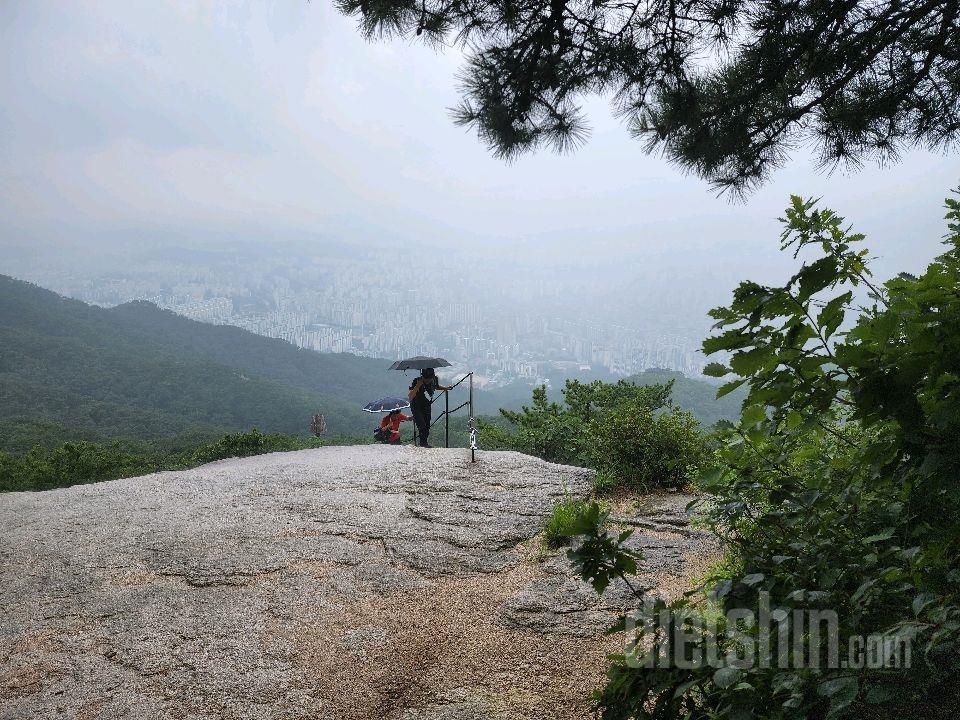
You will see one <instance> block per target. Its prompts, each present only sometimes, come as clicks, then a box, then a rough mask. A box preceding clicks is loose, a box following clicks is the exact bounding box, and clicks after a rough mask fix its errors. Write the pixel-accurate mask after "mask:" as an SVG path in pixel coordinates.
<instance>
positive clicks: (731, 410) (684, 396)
mask: <svg viewBox="0 0 960 720" xmlns="http://www.w3.org/2000/svg"><path fill="white" fill-rule="evenodd" d="M628 380H630V382H633V383H635V384H637V385H662V384H664V383H667V382H670V381H671V380H672V381H673V402H674V403H675V404H677V405H679V406H680V407H682V408H683V409H684V410H687V411H688V412H691V413H693V415H694V417H696V418H697V420H699V421H700V422H702V423H703V424H704V425H708V426H710V425H714V424H716V423H717V422H718V421H720V420H736V419H737V418H739V417H740V406H741V404H742V403H743V399H744V398H745V397H746V396H747V393H746V390H743V389H738V390H734V391H733V392H732V393H730V394H729V395H724V396H723V397H721V398H718V397H717V386H716V385H714V384H712V383H710V382H707V381H705V380H694V379H692V378H688V377H686V376H685V375H684V374H683V373H680V372H677V371H676V370H665V369H662V368H655V369H653V370H644V371H643V372H641V373H637V374H636V375H631V376H630V377H629V378H628Z"/></svg>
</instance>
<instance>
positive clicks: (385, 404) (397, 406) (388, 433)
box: [363, 397, 413, 445]
mask: <svg viewBox="0 0 960 720" xmlns="http://www.w3.org/2000/svg"><path fill="white" fill-rule="evenodd" d="M408 407H410V403H409V402H407V401H406V400H404V399H403V398H397V397H385V398H380V399H379V400H375V401H374V402H372V403H367V404H366V405H365V406H364V408H363V409H364V410H366V411H367V412H370V413H375V412H385V413H387V414H386V415H384V416H383V419H382V420H381V421H380V426H379V427H378V428H377V429H376V430H375V431H374V433H373V436H374V437H375V438H376V439H377V440H379V441H380V442H382V443H384V444H385V445H396V444H397V443H399V442H400V423H402V422H407V421H408V420H413V417H411V416H410V415H404V414H403V413H402V412H401V410H402V409H403V408H408Z"/></svg>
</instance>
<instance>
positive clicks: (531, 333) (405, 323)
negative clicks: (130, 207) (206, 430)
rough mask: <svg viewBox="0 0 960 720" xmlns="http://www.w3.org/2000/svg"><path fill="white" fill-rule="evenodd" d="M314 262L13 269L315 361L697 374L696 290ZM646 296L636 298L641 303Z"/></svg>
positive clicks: (513, 371)
mask: <svg viewBox="0 0 960 720" xmlns="http://www.w3.org/2000/svg"><path fill="white" fill-rule="evenodd" d="M317 253H318V254H311V252H310V251H309V249H308V248H305V247H304V246H302V245H301V246H291V247H288V248H285V249H284V252H282V253H274V254H270V255H261V254H260V253H258V252H257V251H256V250H254V249H252V248H250V247H240V248H231V249H230V250H223V251H210V250H203V251H197V250H188V249H174V250H170V249H166V250H163V251H157V252H150V251H145V252H144V253H142V255H140V256H139V257H137V258H136V259H135V261H132V262H131V261H129V260H128V261H123V260H118V259H115V262H112V263H111V262H109V260H107V259H105V258H104V257H103V256H101V257H100V258H99V259H98V263H99V264H98V267H97V269H96V270H93V269H92V268H91V269H85V266H84V264H83V263H82V262H75V263H71V262H64V263H61V264H57V263H51V262H50V261H49V260H48V259H45V258H46V253H44V254H43V255H42V257H41V256H40V255H38V256H36V258H35V259H36V263H34V262H32V261H31V260H30V258H29V257H28V258H26V259H22V262H21V263H19V267H18V268H17V269H18V270H19V272H18V273H16V274H18V276H20V277H22V278H23V279H27V280H30V281H32V282H36V283H37V284H39V285H41V286H43V287H47V288H49V289H51V290H54V291H56V292H58V293H61V294H63V295H66V296H68V297H73V298H76V299H79V300H83V301H85V302H88V303H92V304H96V305H101V306H112V305H118V304H121V303H126V302H130V301H135V300H146V301H149V302H153V303H155V304H156V305H158V306H160V307H162V308H166V309H169V310H172V311H173V312H176V313H178V314H181V315H184V316H186V317H188V318H191V319H193V320H197V321H201V322H207V323H214V324H226V325H235V326H238V327H242V328H245V329H247V330H249V331H251V332H254V333H258V334H261V335H266V336H269V337H276V338H281V339H283V340H286V341H287V342H290V343H292V344H294V345H297V346H299V347H304V348H309V349H311V350H315V351H318V352H323V353H354V354H357V355H363V356H367V357H379V358H384V359H396V358H399V357H403V356H407V355H411V354H429V355H442V356H444V357H447V358H449V359H450V361H451V362H452V363H454V366H455V369H456V370H466V369H470V370H473V371H475V372H476V373H478V375H479V376H480V378H481V381H482V382H485V383H490V384H492V385H494V386H496V385H501V384H507V383H510V382H513V381H516V380H524V381H528V382H530V383H535V382H542V381H544V380H545V379H547V378H548V377H550V376H553V377H557V376H562V375H563V374H565V373H570V374H583V373H584V372H589V373H594V374H597V375H602V376H605V375H613V376H627V375H630V374H633V373H636V372H638V371H641V370H644V369H646V368H651V367H658V368H670V369H674V370H680V371H682V372H684V373H686V374H688V375H692V376H695V375H698V374H699V372H700V370H701V369H702V367H703V365H704V364H705V361H704V359H703V356H702V355H701V354H700V353H699V350H698V348H699V344H700V342H701V340H702V337H703V334H704V331H705V329H706V322H705V318H704V311H705V309H706V308H707V307H709V304H708V303H707V301H706V299H704V298H702V297H697V295H696V294H695V293H693V294H692V295H691V298H692V300H691V302H699V303H700V305H701V306H702V307H697V308H696V310H697V312H693V311H690V309H689V308H685V307H684V306H683V303H682V302H681V303H679V304H678V303H677V302H676V301H674V302H673V303H672V304H671V307H670V308H663V307H658V306H657V304H656V302H655V297H656V295H657V293H656V288H655V287H653V286H651V287H647V288H644V287H639V286H637V283H636V282H634V283H633V285H632V286H631V289H629V290H627V291H624V292H621V291H619V290H618V289H617V288H616V282H614V286H613V287H604V286H603V285H602V284H598V283H596V282H595V281H594V276H595V274H596V272H601V271H602V270H601V269H599V268H595V269H593V270H590V269H584V268H579V269H578V271H577V272H573V273H571V272H569V270H568V269H565V268H563V267H561V266H557V265H551V264H550V263H548V262H538V263H531V264H529V265H522V264H521V265H518V264H512V265H511V266H509V267H502V266H500V264H499V263H498V262H497V261H496V260H495V259H494V258H491V257H489V256H483V257H479V256H471V255H469V254H467V253H463V252H459V253H444V254H443V256H442V257H443V259H442V263H441V262H440V261H439V260H437V258H439V257H440V253H439V252H438V251H437V250H436V249H430V248H423V249H420V250H411V251H397V250H392V251H385V250H383V249H382V248H374V249H371V250H370V251H369V252H364V251H357V250H355V249H344V248H340V247H335V246H329V245H327V246H324V247H322V248H321V249H320V250H319V251H317ZM424 258H432V259H430V260H427V261H426V262H424ZM621 282H627V280H626V279H621ZM598 287H600V288H601V289H603V290H605V293H604V292H598V291H597V289H596V288H598ZM645 291H646V296H647V300H646V301H643V302H639V301H638V299H641V298H643V297H644V294H645ZM691 317H693V318H694V319H695V321H694V323H693V324H692V325H691V323H690V322H689V319H690V318H691ZM697 318H703V320H702V321H701V320H698V319H697Z"/></svg>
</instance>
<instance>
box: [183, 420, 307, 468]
mask: <svg viewBox="0 0 960 720" xmlns="http://www.w3.org/2000/svg"><path fill="white" fill-rule="evenodd" d="M323 445H324V442H323V441H322V440H320V439H319V438H299V437H293V436H291V435H282V434H280V433H271V434H269V435H264V434H263V433H262V432H260V431H259V430H257V429H256V428H254V429H253V430H251V431H250V432H238V433H231V434H229V435H224V436H223V437H222V438H220V439H219V440H217V441H216V442H213V443H210V444H208V445H203V446H201V447H199V448H197V449H196V450H195V451H194V452H193V453H192V454H191V456H190V463H191V464H193V465H203V464H204V463H208V462H214V461H215V460H224V459H226V458H233V457H248V456H250V455H265V454H266V453H273V452H287V451H290V450H304V449H307V448H315V447H323Z"/></svg>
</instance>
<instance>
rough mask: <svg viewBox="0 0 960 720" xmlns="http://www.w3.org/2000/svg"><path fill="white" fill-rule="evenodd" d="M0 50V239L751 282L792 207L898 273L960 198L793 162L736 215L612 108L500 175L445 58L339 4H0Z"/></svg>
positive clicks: (203, 0) (597, 108)
mask: <svg viewBox="0 0 960 720" xmlns="http://www.w3.org/2000/svg"><path fill="white" fill-rule="evenodd" d="M0 53H2V67H0V90H2V96H3V102H2V104H0V184H2V193H0V217H2V220H0V244H8V245H14V244H21V243H24V242H35V241H55V242H58V243H65V244H71V245H74V246H76V245H83V246H90V247H91V248H95V249H97V250H101V249H103V251H104V252H106V251H107V250H106V249H105V248H107V247H108V246H109V245H110V244H116V243H120V244H136V243H138V242H142V241H143V240H144V238H151V239H153V240H157V239H159V240H160V241H163V239H164V238H165V237H168V236H169V237H170V238H179V239H181V240H182V239H184V238H188V239H189V241H190V242H192V243H203V242H204V241H205V238H223V237H231V236H234V235H236V236H243V237H245V238H246V239H255V240H258V241H262V242H269V241H270V240H271V239H275V238H289V237H306V238H309V237H333V238H336V239H338V240H342V241H346V242H357V243H366V242H369V241H370V239H371V238H375V239H379V240H387V241H390V240H397V241H400V242H409V241H410V240H411V239H415V238H421V239H423V240H425V241H428V242H432V243H441V242H442V243H449V244H452V245H459V244H467V243H469V244H470V245H471V246H473V247H478V248H490V249H491V251H493V252H516V251H518V249H519V250H521V251H522V250H526V251H529V252H545V253H556V254H562V255H564V256H567V257H569V259H570V261H571V262H573V263H575V262H576V258H577V257H578V256H579V255H581V254H583V253H601V254H602V253H610V254H611V255H612V254H620V255H623V254H626V256H627V257H630V258H632V259H633V260H634V261H636V262H638V263H641V264H642V263H643V262H644V260H645V259H649V258H654V257H657V256H663V255H664V254H667V255H671V256H674V257H676V256H686V257H688V258H689V261H690V262H691V263H699V264H700V265H703V266H706V267H713V268H716V269H717V270H718V271H720V270H723V269H724V268H726V269H728V270H731V271H734V272H737V273H738V274H740V275H743V276H751V275H752V274H754V271H756V272H761V271H762V269H763V268H764V267H769V266H771V265H772V264H773V265H775V264H776V263H777V262H778V261H777V258H776V255H777V250H776V248H777V236H778V232H779V230H778V225H777V222H776V217H777V215H778V214H779V213H780V212H781V210H782V208H783V207H784V206H785V205H786V202H787V198H788V196H789V195H790V194H791V193H799V194H803V195H816V196H823V197H824V200H825V202H826V203H828V204H829V205H831V206H833V207H834V208H835V209H837V210H838V211H839V212H841V213H842V214H844V215H846V217H847V218H848V219H850V220H851V221H853V222H854V223H855V225H856V226H857V227H858V228H859V229H862V230H863V231H865V232H867V233H868V235H869V236H870V247H871V248H872V249H873V250H874V251H875V253H876V254H878V255H880V256H881V258H882V259H881V270H884V271H888V272H892V271H895V270H897V269H901V268H902V269H910V270H919V269H921V268H922V267H923V266H924V265H925V263H926V262H927V261H928V260H929V259H930V257H932V256H933V255H934V254H935V253H936V252H937V251H938V249H939V245H938V242H939V238H940V236H941V235H942V233H943V223H942V220H941V217H942V214H943V213H942V211H941V204H942V198H943V197H944V196H945V194H946V193H947V191H948V190H949V188H951V187H954V186H956V185H957V183H958V179H960V172H958V169H960V164H958V162H957V159H958V158H957V155H956V154H954V155H951V156H943V155H936V154H929V153H925V152H914V153H911V154H909V155H908V156H906V158H905V159H904V161H903V162H902V163H901V164H899V165H896V166H893V167H891V168H877V167H873V166H868V167H866V168H865V169H864V170H862V171H861V172H859V173H856V174H846V173H844V172H837V173H835V174H834V175H833V176H827V175H824V174H819V173H818V172H816V170H815V168H814V166H813V164H812V163H811V162H810V160H809V158H808V157H807V156H806V155H805V154H804V153H803V152H802V150H801V151H798V152H797V153H796V154H795V156H794V159H793V161H792V162H791V163H790V164H789V165H788V166H787V167H786V168H784V169H783V170H781V171H780V172H778V173H777V175H776V177H775V179H774V181H773V182H771V183H769V184H768V185H766V186H765V187H763V188H762V189H761V190H760V191H758V192H756V193H755V194H753V195H752V196H751V197H750V198H749V199H748V201H747V202H746V203H744V204H731V203H730V202H728V200H726V199H724V198H716V197H715V196H714V195H713V194H712V193H711V191H710V190H709V188H708V187H707V186H706V184H705V183H703V182H702V181H700V180H699V179H697V178H695V177H690V176H685V175H683V174H682V173H681V172H680V171H679V170H678V169H677V168H675V167H672V166H670V165H668V164H667V163H666V162H665V161H663V160H661V159H660V158H657V157H651V156H647V155H645V154H644V153H643V152H642V149H641V146H640V144H639V143H638V142H636V141H634V140H632V139H631V138H630V137H629V136H628V134H627V133H626V131H625V130H624V128H623V127H622V125H621V124H620V123H619V121H617V120H616V119H614V118H612V117H611V114H610V111H609V109H608V107H607V105H606V104H605V103H604V102H603V101H601V100H592V101H589V102H588V107H589V108H590V117H591V122H592V125H593V133H592V137H591V139H590V141H589V143H588V144H587V145H586V146H585V147H584V148H582V149H580V150H579V151H577V152H575V153H574V154H571V155H565V156H557V155H553V154H551V153H549V152H543V153H541V154H537V155H529V156H525V157H523V158H521V159H520V160H519V161H518V162H516V163H514V164H512V165H507V164H504V163H503V162H502V161H499V160H496V159H494V158H493V157H491V156H490V155H489V153H488V151H487V150H486V149H485V148H484V147H483V146H482V145H481V144H480V143H479V142H478V140H477V138H476V137H475V136H474V135H473V134H472V133H471V132H469V131H466V130H464V129H462V128H459V127H456V126H454V125H453V123H452V122H451V120H450V118H449V114H448V110H447V109H448V108H449V107H451V106H452V105H454V104H455V102H456V100H457V89H456V74H457V70H458V67H459V65H460V62H459V56H458V54H457V52H455V51H450V52H447V53H437V52H435V51H433V50H430V49H426V48H424V47H422V46H419V45H415V44H411V43H408V42H404V41H396V42H391V43H389V44H382V43H381V44H371V43H367V42H366V41H364V40H363V39H362V38H361V37H360V36H359V35H358V34H357V32H356V31H355V29H354V24H353V21H352V20H350V19H348V18H344V17H342V16H340V15H339V14H337V13H336V12H335V11H334V10H333V8H332V7H331V5H330V3H329V2H328V0H314V1H313V2H311V3H307V2H306V1H305V0H282V1H277V2H273V3H268V2H251V3H249V4H245V3H240V2H224V3H216V2H212V1H210V0H190V1H189V2H188V1H184V2H169V1H167V0H147V1H143V2H139V1H134V0H122V1H109V2H108V1H99V2H64V1H57V2H43V1H42V0H22V1H21V0H7V1H4V2H0ZM101 245H102V248H101ZM0 271H2V268H0Z"/></svg>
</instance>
